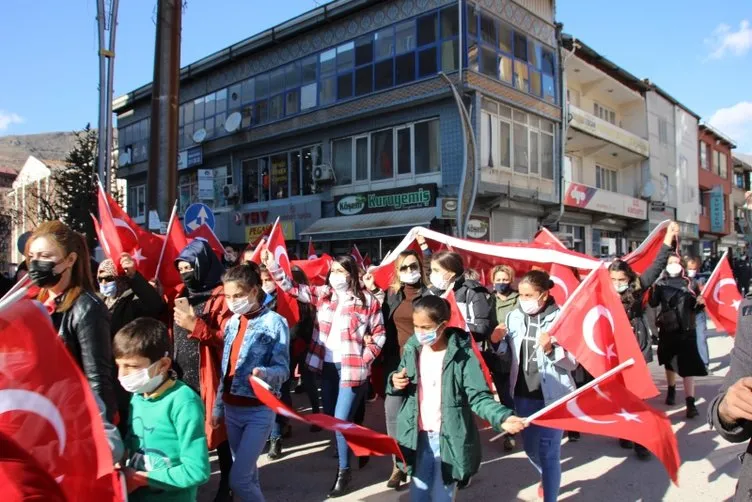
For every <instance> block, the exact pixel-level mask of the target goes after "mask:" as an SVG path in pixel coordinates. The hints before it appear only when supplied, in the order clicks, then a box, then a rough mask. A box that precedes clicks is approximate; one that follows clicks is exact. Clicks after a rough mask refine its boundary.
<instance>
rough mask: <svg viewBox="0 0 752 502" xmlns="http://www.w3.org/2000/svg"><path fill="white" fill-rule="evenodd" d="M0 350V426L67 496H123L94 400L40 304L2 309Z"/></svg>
mask: <svg viewBox="0 0 752 502" xmlns="http://www.w3.org/2000/svg"><path fill="white" fill-rule="evenodd" d="M0 356H2V359H1V360H2V363H1V365H2V371H0V410H2V413H1V414H0V433H2V434H5V435H7V436H8V437H9V438H11V439H12V440H13V441H15V442H16V443H17V444H18V445H19V446H21V447H22V448H23V449H24V450H25V451H26V452H28V453H29V454H30V455H31V457H32V458H33V459H34V460H35V461H36V463H37V464H38V465H39V466H41V467H42V468H43V469H44V470H45V471H46V472H47V473H48V474H49V476H50V477H51V478H53V479H56V480H57V481H58V484H59V486H60V488H61V489H62V491H63V493H64V494H65V496H66V499H67V500H102V501H114V500H122V498H121V497H120V494H119V493H117V492H116V490H115V486H116V485H115V482H116V475H115V473H114V472H113V468H112V453H111V452H110V448H109V445H108V443H107V440H106V439H105V435H104V426H103V425H102V420H101V418H100V415H99V407H98V406H97V403H96V401H95V399H94V396H93V395H92V393H91V389H90V388H89V384H88V382H87V380H86V378H85V377H84V375H83V373H81V371H80V370H79V368H78V366H77V365H76V363H75V362H74V360H73V358H72V357H71V355H70V353H69V352H68V350H67V349H66V347H65V345H63V343H62V342H61V341H60V338H59V337H58V336H57V331H56V330H55V328H54V327H53V326H52V322H51V321H50V317H49V316H48V315H47V313H46V312H45V311H44V309H43V308H42V307H41V305H39V303H37V302H34V301H31V300H25V299H24V300H19V301H17V302H14V303H13V304H12V306H10V307H7V308H3V309H2V310H0ZM2 451H3V453H5V448H3V450H2Z"/></svg>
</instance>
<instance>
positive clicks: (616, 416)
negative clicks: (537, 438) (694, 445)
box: [532, 356, 681, 483]
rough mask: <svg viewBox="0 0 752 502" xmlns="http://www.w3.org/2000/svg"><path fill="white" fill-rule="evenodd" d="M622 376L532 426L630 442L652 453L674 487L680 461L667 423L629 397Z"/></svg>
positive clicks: (586, 390) (583, 391) (589, 389)
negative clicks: (661, 464) (666, 472)
mask: <svg viewBox="0 0 752 502" xmlns="http://www.w3.org/2000/svg"><path fill="white" fill-rule="evenodd" d="M640 358H642V356H640ZM622 376H623V377H624V380H628V378H629V377H628V376H627V375H626V374H624V375H622V372H616V373H614V374H613V375H611V376H609V377H606V378H605V379H604V380H602V381H601V382H599V383H595V382H593V385H592V386H590V385H588V386H586V387H583V388H582V389H580V390H579V391H575V392H573V393H572V394H570V395H569V396H568V397H567V398H566V399H564V400H561V402H557V403H554V406H552V407H551V409H548V410H547V411H546V410H544V411H543V413H542V414H541V415H539V416H538V417H537V418H534V419H533V420H532V423H534V424H537V425H540V426H543V427H551V428H552V429H560V430H565V431H579V432H585V433H587V434H598V435H600V436H610V437H615V438H619V439H628V440H630V441H634V442H635V443H638V444H641V445H642V446H644V447H645V448H647V449H648V450H650V451H651V452H653V454H654V455H655V456H656V457H657V458H658V459H659V460H660V461H661V462H662V463H663V466H664V467H665V468H666V471H668V474H669V476H670V477H671V480H672V481H673V482H674V483H676V481H677V473H678V471H679V464H680V462H681V459H680V458H679V449H678V447H677V443H676V436H675V435H674V431H673V430H672V429H671V422H670V421H669V419H668V418H667V417H666V415H664V414H663V413H661V412H659V411H656V410H654V409H653V408H651V407H650V406H648V405H647V404H646V403H645V402H644V401H643V400H642V399H641V398H639V397H637V396H635V395H634V394H632V393H631V392H630V391H629V390H628V389H627V388H626V387H625V386H624V384H623V382H622Z"/></svg>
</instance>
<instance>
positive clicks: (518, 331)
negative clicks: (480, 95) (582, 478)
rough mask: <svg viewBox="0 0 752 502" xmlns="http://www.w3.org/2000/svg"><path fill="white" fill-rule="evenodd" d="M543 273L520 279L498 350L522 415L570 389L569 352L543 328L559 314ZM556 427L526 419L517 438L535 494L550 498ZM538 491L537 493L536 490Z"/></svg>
mask: <svg viewBox="0 0 752 502" xmlns="http://www.w3.org/2000/svg"><path fill="white" fill-rule="evenodd" d="M552 287H553V282H551V278H550V277H549V276H548V274H547V273H546V272H542V271H540V270H533V271H530V272H528V273H527V274H525V276H524V277H523V278H522V279H521V280H520V283H519V286H518V290H519V307H518V308H516V309H515V310H513V311H511V312H510V313H509V314H507V318H506V328H507V335H506V337H505V340H504V341H503V342H502V344H501V345H500V347H499V352H501V353H505V352H506V351H507V350H509V351H511V356H512V368H511V372H510V375H509V377H510V378H509V380H510V390H511V392H512V395H513V396H514V407H515V413H516V415H518V416H521V417H526V416H529V415H532V414H533V413H535V412H536V411H538V410H541V409H543V407H545V406H546V405H548V404H551V403H553V402H554V401H556V400H557V399H559V398H561V397H563V396H565V395H567V394H569V393H570V392H572V391H574V390H575V383H574V379H573V378H572V374H571V372H572V371H574V369H575V368H576V367H577V362H576V361H575V359H574V357H573V356H572V355H571V354H569V353H568V352H567V351H566V350H564V348H563V347H560V346H559V345H557V343H556V340H555V339H554V338H552V337H551V336H549V334H548V330H549V329H550V328H551V325H552V324H553V322H554V321H555V320H556V318H557V317H558V315H559V307H557V306H556V302H555V301H554V299H553V297H552V296H551V294H550V290H551V288H552ZM561 438H562V431H560V430H556V429H550V428H548V427H541V426H538V425H534V424H530V426H529V427H528V428H527V429H525V430H523V431H522V441H523V443H524V446H525V453H527V456H528V458H529V459H530V462H531V463H532V464H533V466H534V467H535V468H536V469H537V470H538V472H539V473H540V475H541V481H542V483H541V486H539V488H538V493H539V497H541V498H543V499H544V501H545V502H554V501H555V500H556V499H557V498H558V496H559V487H560V485H561V463H560V456H561ZM541 492H543V493H541Z"/></svg>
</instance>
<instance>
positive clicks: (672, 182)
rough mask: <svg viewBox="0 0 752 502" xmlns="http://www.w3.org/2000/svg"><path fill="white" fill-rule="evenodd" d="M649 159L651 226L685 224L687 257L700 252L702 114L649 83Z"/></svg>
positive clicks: (646, 188)
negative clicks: (698, 150) (671, 222)
mask: <svg viewBox="0 0 752 502" xmlns="http://www.w3.org/2000/svg"><path fill="white" fill-rule="evenodd" d="M645 82H646V83H647V84H648V85H649V86H650V89H649V90H648V92H647V93H646V100H645V103H646V105H647V118H648V123H647V127H648V138H649V141H650V160H649V162H648V163H647V164H646V165H645V168H646V170H647V171H646V172H644V175H643V181H644V184H645V185H644V186H643V188H642V192H643V195H644V196H645V197H646V198H649V210H650V229H652V228H654V227H655V225H657V224H658V223H660V222H661V221H664V220H666V219H671V220H676V221H678V222H679V225H680V227H681V234H680V243H681V249H682V253H683V254H684V255H693V256H696V255H697V253H698V251H699V238H700V235H699V226H698V225H699V222H700V200H699V190H698V188H697V187H698V172H697V171H698V167H697V153H696V146H695V145H697V131H698V125H699V120H700V116H699V115H697V114H696V113H694V112H692V111H691V110H689V109H688V108H686V107H685V106H684V105H682V104H681V103H679V102H678V101H677V100H676V99H674V98H673V97H671V96H670V95H669V94H668V93H667V92H666V91H664V90H663V89H661V88H660V87H658V86H657V85H655V84H654V83H651V82H650V81H645Z"/></svg>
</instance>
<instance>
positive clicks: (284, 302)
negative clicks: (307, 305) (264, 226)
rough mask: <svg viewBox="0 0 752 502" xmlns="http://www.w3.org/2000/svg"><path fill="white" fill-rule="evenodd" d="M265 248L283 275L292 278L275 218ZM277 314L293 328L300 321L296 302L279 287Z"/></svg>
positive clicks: (278, 225) (280, 228)
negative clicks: (270, 253)
mask: <svg viewBox="0 0 752 502" xmlns="http://www.w3.org/2000/svg"><path fill="white" fill-rule="evenodd" d="M266 247H267V249H269V251H271V252H272V254H274V261H276V262H277V264H278V265H279V266H280V268H282V270H283V271H284V272H285V275H286V276H287V277H292V267H291V266H290V258H289V257H288V256H287V244H286V243H285V236H284V235H283V234H282V225H280V224H279V218H277V221H276V222H275V223H274V227H273V228H272V232H271V233H270V234H269V240H268V241H267V242H266ZM277 313H278V314H279V315H281V316H282V317H284V318H285V319H287V324H288V326H295V325H296V324H297V323H298V321H299V320H300V311H299V310H298V301H297V300H296V299H295V298H293V297H292V296H290V295H288V294H287V293H286V292H284V291H282V289H281V288H280V287H277Z"/></svg>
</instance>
